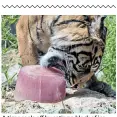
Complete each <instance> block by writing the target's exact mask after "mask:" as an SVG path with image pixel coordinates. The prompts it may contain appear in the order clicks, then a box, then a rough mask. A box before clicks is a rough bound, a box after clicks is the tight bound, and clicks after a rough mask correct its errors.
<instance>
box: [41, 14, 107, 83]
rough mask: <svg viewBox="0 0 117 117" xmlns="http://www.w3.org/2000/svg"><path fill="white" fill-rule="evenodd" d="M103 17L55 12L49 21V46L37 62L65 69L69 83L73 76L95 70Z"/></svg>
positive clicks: (100, 53) (101, 42)
mask: <svg viewBox="0 0 117 117" xmlns="http://www.w3.org/2000/svg"><path fill="white" fill-rule="evenodd" d="M105 17H106V16H100V15H97V16H86V15H84V16H80V15H79V16H61V15H59V16H56V17H55V19H54V20H53V21H52V22H51V23H50V32H51V40H50V41H51V46H50V47H49V49H48V52H47V53H46V54H45V55H44V56H43V57H42V58H41V60H40V65H42V66H47V67H50V66H51V67H52V66H54V67H57V68H59V69H61V70H63V71H65V73H67V76H69V78H67V80H68V82H70V84H72V83H74V78H79V77H81V76H82V75H84V74H88V73H90V72H92V71H93V72H96V71H97V70H98V68H99V66H100V63H101V59H102V56H103V53H104V47H105V39H106V34H107V28H106V27H105V26H104V19H105ZM71 77H72V78H71ZM70 78H71V79H72V80H71V79H70Z"/></svg>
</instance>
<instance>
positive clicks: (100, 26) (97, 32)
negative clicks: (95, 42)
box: [89, 15, 107, 41]
mask: <svg viewBox="0 0 117 117" xmlns="http://www.w3.org/2000/svg"><path fill="white" fill-rule="evenodd" d="M105 18H106V16H105V15H95V16H90V24H91V25H90V26H89V34H90V36H91V37H98V38H101V39H102V40H104V41H105V39H106V34H107V28H106V27H105V26H104V20H105Z"/></svg>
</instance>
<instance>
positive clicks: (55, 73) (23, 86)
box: [14, 65, 66, 103]
mask: <svg viewBox="0 0 117 117" xmlns="http://www.w3.org/2000/svg"><path fill="white" fill-rule="evenodd" d="M65 89H66V82H65V79H64V74H63V73H62V72H61V71H60V70H58V69H55V68H43V67H40V66H39V65H30V66H25V67H22V68H21V70H20V72H19V74H18V80H17V83H16V88H15V92H14V97H15V100H16V101H21V100H32V101H37V102H42V103H54V102H59V101H61V100H63V99H64V97H65V94H66V92H65Z"/></svg>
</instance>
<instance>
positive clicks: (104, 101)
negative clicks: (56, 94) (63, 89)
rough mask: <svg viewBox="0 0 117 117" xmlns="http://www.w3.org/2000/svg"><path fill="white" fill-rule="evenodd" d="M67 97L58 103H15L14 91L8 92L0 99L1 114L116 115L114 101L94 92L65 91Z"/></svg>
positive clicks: (84, 90) (26, 101) (86, 90)
mask: <svg viewBox="0 0 117 117" xmlns="http://www.w3.org/2000/svg"><path fill="white" fill-rule="evenodd" d="M67 92H68V93H69V94H67V96H66V97H65V99H64V100H63V101H61V102H58V103H39V102H33V101H29V100H25V101H19V102H17V101H15V100H14V94H13V93H14V91H13V90H11V91H8V92H7V93H6V96H5V98H3V99H2V113H12V114H16V113H20V114H21V113H41V114H53V113H54V114H57V113H82V114H89V113H95V114H108V113H109V114H112V113H116V100H115V99H113V98H108V97H105V95H103V94H100V93H98V92H95V91H91V90H88V89H80V90H79V91H76V90H71V89H67Z"/></svg>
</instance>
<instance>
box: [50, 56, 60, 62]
mask: <svg viewBox="0 0 117 117" xmlns="http://www.w3.org/2000/svg"><path fill="white" fill-rule="evenodd" d="M59 60H61V59H60V58H59V57H57V56H53V57H51V58H49V59H48V62H57V61H59Z"/></svg>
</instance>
